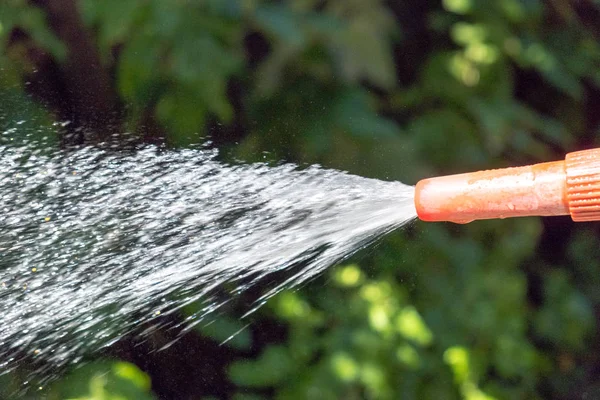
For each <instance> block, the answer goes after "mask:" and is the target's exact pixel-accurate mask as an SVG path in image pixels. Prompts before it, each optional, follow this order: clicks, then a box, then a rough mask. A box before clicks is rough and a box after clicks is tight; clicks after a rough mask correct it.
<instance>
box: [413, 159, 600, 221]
mask: <svg viewBox="0 0 600 400" xmlns="http://www.w3.org/2000/svg"><path fill="white" fill-rule="evenodd" d="M415 207H416V209H417V215H418V216H419V218H420V219H421V220H423V221H450V222H455V223H468V222H471V221H474V220H480V219H492V218H509V217H525V216H552V215H571V218H572V219H573V221H596V220H600V148H597V149H591V150H583V151H576V152H573V153H569V154H567V156H566V157H565V159H564V160H562V161H555V162H547V163H541V164H534V165H529V166H525V167H516V168H502V169H495V170H489V171H477V172H470V173H465V174H458V175H448V176H441V177H435V178H430V179H423V180H421V181H419V182H418V183H417V186H416V190H415Z"/></svg>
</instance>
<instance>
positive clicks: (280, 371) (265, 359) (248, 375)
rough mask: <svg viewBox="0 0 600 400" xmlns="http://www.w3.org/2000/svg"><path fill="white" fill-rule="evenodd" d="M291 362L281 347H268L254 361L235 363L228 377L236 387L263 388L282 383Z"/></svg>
mask: <svg viewBox="0 0 600 400" xmlns="http://www.w3.org/2000/svg"><path fill="white" fill-rule="evenodd" d="M292 369H293V361H292V358H291V356H290V354H289V353H288V351H287V349H286V348H285V347H283V346H269V347H267V349H266V350H265V351H264V352H263V353H262V354H261V356H260V357H259V358H258V359H257V360H256V361H236V362H234V363H233V364H231V366H230V367H229V377H230V378H231V380H232V381H233V382H234V383H235V384H236V385H238V386H244V387H254V388H264V387H269V386H273V385H276V384H278V383H282V382H284V381H285V379H287V378H288V377H289V375H290V373H291V372H292Z"/></svg>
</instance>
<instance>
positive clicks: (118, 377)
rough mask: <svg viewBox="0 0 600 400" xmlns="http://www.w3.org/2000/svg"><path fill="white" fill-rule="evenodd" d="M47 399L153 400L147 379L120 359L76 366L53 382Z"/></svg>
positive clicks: (142, 373)
mask: <svg viewBox="0 0 600 400" xmlns="http://www.w3.org/2000/svg"><path fill="white" fill-rule="evenodd" d="M48 398H49V399H69V400H127V399H136V400H152V399H154V395H153V394H152V393H151V392H150V378H149V377H148V375H146V374H145V373H144V372H142V371H141V370H140V369H139V368H137V367H136V366H135V365H133V364H130V363H126V362H123V361H95V362H93V363H90V364H87V365H85V366H83V367H80V368H77V369H75V370H74V371H72V372H71V373H70V374H68V375H67V376H65V377H64V378H63V379H62V380H61V381H60V382H58V383H57V384H55V385H53V386H52V388H51V390H50V393H49V396H48Z"/></svg>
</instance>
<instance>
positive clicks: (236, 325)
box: [196, 315, 252, 350]
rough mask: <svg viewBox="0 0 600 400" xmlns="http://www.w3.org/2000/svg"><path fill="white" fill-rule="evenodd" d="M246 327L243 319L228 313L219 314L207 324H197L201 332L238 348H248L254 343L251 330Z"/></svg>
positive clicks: (197, 328)
mask: <svg viewBox="0 0 600 400" xmlns="http://www.w3.org/2000/svg"><path fill="white" fill-rule="evenodd" d="M245 328H246V326H245V325H244V324H243V323H242V322H241V321H239V320H237V319H234V318H232V317H228V316H226V315H222V316H219V317H217V318H215V319H213V320H211V321H210V322H209V323H208V324H206V325H201V324H199V325H196V330H197V331H198V332H200V334H202V335H204V336H207V337H209V338H211V339H213V340H216V341H217V342H219V343H224V344H225V345H226V346H228V347H231V348H234V349H237V350H248V349H249V348H250V347H251V345H252V337H251V336H250V331H249V330H248V329H245Z"/></svg>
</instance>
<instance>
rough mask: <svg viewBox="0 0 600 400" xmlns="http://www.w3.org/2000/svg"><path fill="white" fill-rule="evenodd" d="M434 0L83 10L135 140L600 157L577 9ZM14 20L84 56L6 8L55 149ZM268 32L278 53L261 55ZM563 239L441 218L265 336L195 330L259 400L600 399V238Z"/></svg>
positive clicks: (11, 95)
mask: <svg viewBox="0 0 600 400" xmlns="http://www.w3.org/2000/svg"><path fill="white" fill-rule="evenodd" d="M427 3H428V2H421V1H410V2H384V1H381V0H326V1H317V0H289V1H267V0H244V1H237V0H191V1H177V2H167V1H164V0H131V1H117V0H104V1H93V0H82V1H81V2H79V6H80V8H81V12H82V16H83V20H84V21H85V24H86V26H87V27H88V28H89V29H90V32H92V33H93V35H94V39H95V41H96V44H97V47H98V52H99V54H100V55H101V59H102V62H103V63H104V67H105V68H106V69H107V70H109V71H111V73H113V74H114V86H115V89H116V92H117V94H118V97H119V100H120V101H121V102H122V103H124V104H125V105H126V107H125V108H126V111H127V117H126V118H127V121H126V126H125V128H126V129H130V128H131V130H143V129H144V126H143V123H144V115H145V114H147V113H150V114H151V115H152V116H153V117H154V118H155V119H156V120H157V121H158V122H159V124H160V125H161V126H162V128H163V129H164V130H165V132H166V135H167V142H168V144H169V145H170V146H185V145H189V144H194V143H198V142H201V141H203V140H205V139H206V138H207V137H208V136H209V135H208V134H209V133H210V134H212V136H213V138H215V139H223V137H226V136H227V135H225V134H223V132H228V130H236V129H237V130H239V132H237V133H238V135H237V136H235V139H234V140H231V141H230V142H228V141H227V140H222V142H224V143H227V144H228V145H233V142H235V146H234V148H233V149H232V152H231V153H232V154H233V155H232V156H233V157H235V158H238V159H242V160H246V161H256V160H261V161H264V159H265V158H268V159H269V160H272V161H277V162H278V161H281V160H286V161H294V162H298V163H321V164H323V165H325V166H327V167H334V168H339V169H344V170H348V171H350V172H352V173H356V174H362V175H365V176H370V177H376V178H381V179H388V180H392V179H398V180H403V181H405V182H415V181H416V180H417V179H420V178H423V177H426V176H430V175H434V174H447V173H452V172H462V171H466V170H470V169H479V168H490V167H495V166H506V165H509V164H521V163H525V162H537V161H549V160H552V159H558V158H559V157H561V156H562V154H563V153H564V152H566V151H570V150H573V149H576V148H579V147H582V146H590V145H598V144H599V143H600V142H599V141H598V135H597V133H599V132H600V131H598V126H594V125H593V124H591V123H590V120H594V115H592V114H593V113H595V112H597V110H596V109H595V108H594V107H593V106H594V104H596V105H597V103H594V102H593V98H594V96H597V91H598V90H599V89H600V41H599V40H598V37H597V35H598V32H597V30H596V31H595V30H594V26H592V25H593V24H594V23H595V24H596V25H598V21H593V22H592V24H590V25H586V24H585V23H584V21H582V20H581V18H579V17H578V15H577V12H576V10H575V8H574V7H571V4H572V3H574V2H570V3H569V2H552V4H550V3H547V2H542V1H539V0H528V1H518V0H503V1H491V0H442V1H441V2H439V4H437V3H436V4H427ZM559 3H560V4H559ZM563 3H564V4H563ZM581 3H586V2H581ZM587 3H589V6H590V7H595V10H596V11H598V5H597V4H595V3H594V2H587ZM403 15H408V16H410V17H409V18H406V17H403ZM420 15H421V16H422V20H418V19H419V18H420V17H419V16H420ZM415 20H417V22H415ZM416 25H418V26H416ZM14 27H19V28H20V29H22V30H23V31H24V32H26V33H27V34H28V35H29V36H30V40H31V41H32V42H33V43H36V44H37V46H38V47H40V48H41V49H43V50H44V51H46V52H48V53H49V54H51V55H52V56H53V57H54V58H55V60H56V62H57V63H58V65H62V64H63V63H64V62H65V57H67V52H66V50H65V47H64V44H63V43H61V42H59V41H58V40H57V39H56V36H55V35H54V34H53V33H52V32H51V30H50V28H49V27H48V25H47V23H46V21H45V18H44V15H43V13H42V11H41V10H40V9H38V8H35V7H34V6H32V5H31V4H30V2H26V1H24V0H9V1H8V2H6V1H5V2H2V3H1V4H0V49H1V50H2V54H3V55H5V56H2V57H0V71H2V72H1V74H0V99H1V101H2V107H1V108H0V130H1V131H5V130H8V129H20V128H19V126H20V125H17V123H18V122H19V121H24V124H30V125H31V126H30V127H29V128H27V129H25V128H23V131H24V132H25V131H26V132H34V131H36V132H40V134H41V135H50V134H51V133H52V132H55V131H56V130H53V129H51V122H50V121H49V117H48V113H47V112H45V111H44V110H43V109H42V108H41V107H39V105H37V104H35V103H34V102H33V101H32V99H30V98H28V97H27V96H25V95H24V94H23V92H22V91H20V89H19V88H18V86H19V85H21V83H22V80H23V79H22V78H23V76H26V75H27V74H28V73H30V72H31V71H32V69H33V68H34V66H33V64H32V61H31V60H30V59H28V57H27V51H26V46H25V45H24V44H23V43H20V42H18V43H16V44H15V43H12V44H11V43H10V32H11V30H12V29H13V28H14ZM257 36H258V37H259V38H260V40H258V41H257V42H254V46H257V47H258V50H257V49H256V48H252V46H249V45H248V44H247V43H246V41H247V40H249V39H248V38H252V37H254V38H256V37H257ZM257 43H258V44H257ZM262 47H264V49H263V48H262ZM399 82H402V83H399ZM232 88H234V89H235V88H237V92H236V90H232ZM18 89H19V90H18ZM238 92H239V93H238ZM236 93H237V94H236ZM590 99H592V100H590ZM596 101H597V100H596ZM590 105H591V106H590ZM589 108H592V109H594V111H593V112H592V111H590V110H589ZM40 126H41V127H42V128H40V129H39V130H38V129H37V128H38V127H40ZM214 126H217V127H219V128H217V129H216V131H215V132H212V131H211V132H209V131H208V129H209V128H213V127H214ZM220 134H223V137H220V136H219V135H220ZM56 139H57V138H56V137H54V139H53V140H54V142H56ZM228 154H229V153H228ZM545 229H550V228H545V227H544V226H543V224H542V223H541V222H540V220H539V219H535V218H528V219H519V220H512V221H489V222H478V223H474V224H470V225H468V226H455V225H425V224H419V225H418V226H416V227H410V228H408V229H407V231H403V232H398V233H395V234H393V235H390V236H389V237H388V238H386V239H385V240H384V241H382V243H381V244H380V245H379V246H378V247H377V248H376V249H370V251H369V253H368V254H367V253H361V254H360V255H359V256H357V257H355V258H354V259H352V260H350V261H348V263H347V264H345V265H343V266H338V267H336V268H333V269H332V270H331V271H330V272H329V273H328V274H327V275H326V276H325V277H323V278H322V279H320V280H318V281H317V282H316V283H315V284H314V285H308V286H307V287H306V288H304V289H302V290H299V291H288V292H283V293H281V294H279V295H278V296H276V297H275V298H273V299H271V301H270V302H269V303H268V305H267V306H266V307H264V308H263V309H261V310H260V311H259V313H258V314H257V315H256V318H255V321H254V323H253V324H251V326H250V327H248V328H246V323H243V322H240V321H239V320H238V319H237V318H236V317H235V316H233V315H220V316H217V317H216V319H215V320H213V321H212V322H207V323H204V324H203V323H199V324H197V325H196V326H195V329H194V330H193V334H197V335H201V336H202V337H204V338H205V339H207V340H212V341H216V342H219V343H223V346H226V347H227V348H228V350H235V351H236V353H235V354H237V359H235V360H234V361H232V362H231V363H229V364H228V365H227V367H226V374H227V377H228V379H229V380H230V382H231V384H232V386H233V387H234V388H235V391H237V393H236V394H235V395H234V397H233V398H235V399H240V400H241V399H245V400H249V399H262V398H272V397H275V398H280V399H305V398H319V399H340V398H344V399H358V398H369V399H398V398H401V399H424V400H427V399H466V400H491V399H541V398H566V397H567V395H569V396H570V398H574V397H576V396H577V393H582V396H580V397H582V398H583V395H584V394H588V395H590V396H591V397H589V398H592V397H593V394H594V393H598V389H597V385H595V383H594V379H595V378H594V377H593V376H591V374H592V373H593V371H595V370H597V368H598V365H599V362H600V361H599V359H598V356H596V355H594V354H600V352H599V350H600V349H598V343H597V342H598V340H597V338H598V332H597V316H596V315H595V310H597V309H598V307H599V306H600V294H599V293H600V292H599V291H598V290H597V288H598V286H599V285H600V250H599V249H600V246H598V237H597V232H596V229H594V227H593V226H587V227H581V226H578V227H574V228H572V229H573V231H572V232H565V236H564V238H563V240H564V241H565V242H568V243H566V245H565V250H564V251H563V252H560V251H556V252H554V249H553V248H550V247H552V244H550V245H549V244H548V243H547V242H544V233H545V232H546V231H545ZM544 246H545V247H544ZM546 253H548V254H550V256H548V255H547V254H546ZM194 307H195V306H189V307H187V308H186V310H184V313H185V314H186V315H189V314H193V313H194V312H195V311H197V310H196V309H195V308H194ZM265 320H269V321H273V320H275V321H276V323H277V324H280V325H281V326H284V327H285V329H286V331H287V335H286V336H285V337H278V338H276V340H275V339H273V338H271V339H273V340H272V341H271V342H267V343H261V344H260V345H261V346H262V347H261V348H258V349H257V348H255V346H256V345H257V343H258V342H259V341H257V340H256V335H253V334H252V333H251V331H252V330H253V329H254V328H253V326H255V327H256V329H261V326H262V325H261V323H262V322H264V321H265ZM164 368H165V369H167V368H169V366H165V367H164ZM192 375H193V372H192ZM0 379H4V380H5V381H6V382H8V381H10V382H12V381H11V377H10V376H9V377H6V376H5V377H2V376H0ZM148 379H149V378H148V377H147V376H146V375H144V374H143V373H142V372H140V371H139V370H137V369H136V368H135V367H133V366H132V365H130V364H125V363H121V362H114V363H113V362H111V363H107V362H94V363H91V364H89V365H87V366H85V367H83V368H81V369H79V370H76V371H74V372H73V373H72V374H71V375H67V376H65V377H64V378H63V379H62V380H61V381H60V382H58V383H57V385H56V386H55V387H53V388H52V389H51V391H50V395H49V396H50V397H49V398H50V399H53V398H56V399H59V398H60V399H63V398H74V399H89V400H91V399H93V400H99V399H105V398H106V399H144V398H151V394H150V392H149V388H150V383H149V380H148ZM1 383H5V382H1ZM11 384H12V383H11ZM3 387H8V384H6V386H5V385H3V384H0V390H2V388H3ZM0 396H5V397H8V396H9V395H8V394H5V393H3V392H1V391H0Z"/></svg>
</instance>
